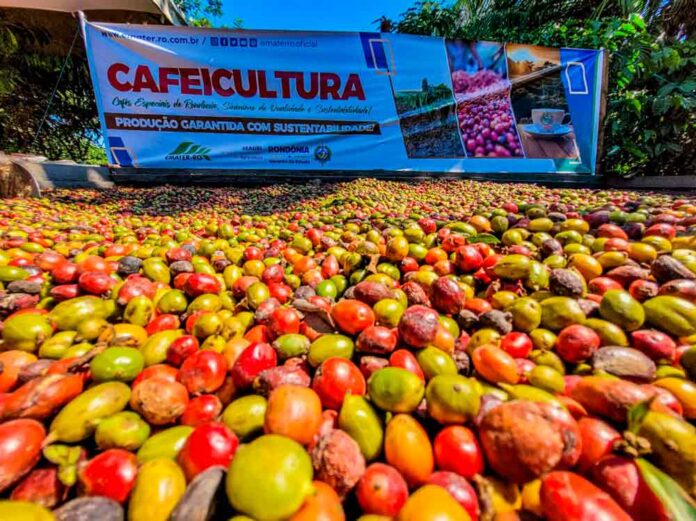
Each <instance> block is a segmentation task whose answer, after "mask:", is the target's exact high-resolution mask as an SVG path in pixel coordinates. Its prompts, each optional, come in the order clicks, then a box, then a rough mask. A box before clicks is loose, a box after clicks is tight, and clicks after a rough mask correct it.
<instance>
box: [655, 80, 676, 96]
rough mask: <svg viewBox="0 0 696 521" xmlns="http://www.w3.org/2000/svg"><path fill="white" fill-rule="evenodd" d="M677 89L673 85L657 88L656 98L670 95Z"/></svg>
mask: <svg viewBox="0 0 696 521" xmlns="http://www.w3.org/2000/svg"><path fill="white" fill-rule="evenodd" d="M676 88H677V85H675V84H674V83H668V84H667V85H663V86H662V87H660V88H659V90H658V91H657V96H658V97H662V96H667V94H671V93H672V91H674V89H676Z"/></svg>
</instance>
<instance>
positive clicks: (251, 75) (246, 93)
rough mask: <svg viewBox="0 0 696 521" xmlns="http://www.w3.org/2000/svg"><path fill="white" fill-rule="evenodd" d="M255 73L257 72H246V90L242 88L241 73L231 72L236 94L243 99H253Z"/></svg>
mask: <svg viewBox="0 0 696 521" xmlns="http://www.w3.org/2000/svg"><path fill="white" fill-rule="evenodd" d="M256 72H257V71H255V70H248V71H247V82H248V85H247V87H246V88H244V83H243V81H242V71H240V70H239V69H235V70H233V71H232V78H233V79H234V85H235V87H237V94H239V95H240V96H242V97H244V98H253V97H254V96H255V95H256V92H257V89H256ZM262 74H263V72H262Z"/></svg>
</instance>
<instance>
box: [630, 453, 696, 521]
mask: <svg viewBox="0 0 696 521" xmlns="http://www.w3.org/2000/svg"><path fill="white" fill-rule="evenodd" d="M636 464H637V465H638V469H639V470H640V473H641V475H642V476H643V479H644V480H645V482H646V483H647V485H648V486H649V487H650V489H651V490H652V491H653V492H654V493H655V495H656V496H657V497H658V498H659V499H660V501H661V502H662V505H663V507H664V508H665V510H666V511H667V513H668V514H669V516H670V517H671V518H672V519H673V520H674V521H679V520H682V519H696V503H694V500H693V499H691V498H690V497H689V495H688V494H687V493H686V492H685V491H684V489H683V488H681V487H680V486H679V484H677V482H676V481H674V480H673V479H672V478H670V477H669V476H668V475H667V474H665V473H664V472H662V471H661V470H660V469H658V468H657V467H655V466H654V465H653V464H651V463H650V462H648V461H647V460H644V459H642V458H638V459H637V460H636Z"/></svg>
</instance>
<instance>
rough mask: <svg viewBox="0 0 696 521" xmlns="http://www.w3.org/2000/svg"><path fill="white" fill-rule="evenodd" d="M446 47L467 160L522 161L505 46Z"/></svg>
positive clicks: (462, 44)
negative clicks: (495, 159) (519, 159)
mask: <svg viewBox="0 0 696 521" xmlns="http://www.w3.org/2000/svg"><path fill="white" fill-rule="evenodd" d="M446 45H447V59H448V62H449V66H450V71H451V73H452V86H453V87H454V97H455V99H456V100H457V116H458V119H459V131H460V132H461V136H462V142H463V143H464V147H465V149H466V154H467V157H490V158H514V157H523V156H524V153H523V151H522V147H521V145H520V140H519V137H518V135H517V129H516V128H515V118H514V116H513V113H512V107H511V105H510V82H509V81H508V79H507V72H506V70H505V48H504V46H503V44H501V43H493V42H469V41H464V40H447V42H446Z"/></svg>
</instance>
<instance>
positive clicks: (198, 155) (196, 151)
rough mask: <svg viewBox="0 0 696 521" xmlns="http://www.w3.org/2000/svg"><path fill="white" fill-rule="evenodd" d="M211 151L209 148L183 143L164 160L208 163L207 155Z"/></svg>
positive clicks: (188, 142) (189, 142)
mask: <svg viewBox="0 0 696 521" xmlns="http://www.w3.org/2000/svg"><path fill="white" fill-rule="evenodd" d="M211 150H212V149H211V148H210V147H206V146H203V145H197V144H195V143H192V142H191V141H184V142H183V143H179V146H178V147H176V148H175V149H174V150H172V151H171V152H170V153H169V154H167V155H166V156H164V158H165V159H166V160H168V161H210V156H209V155H208V154H210V152H211Z"/></svg>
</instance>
